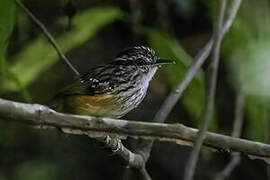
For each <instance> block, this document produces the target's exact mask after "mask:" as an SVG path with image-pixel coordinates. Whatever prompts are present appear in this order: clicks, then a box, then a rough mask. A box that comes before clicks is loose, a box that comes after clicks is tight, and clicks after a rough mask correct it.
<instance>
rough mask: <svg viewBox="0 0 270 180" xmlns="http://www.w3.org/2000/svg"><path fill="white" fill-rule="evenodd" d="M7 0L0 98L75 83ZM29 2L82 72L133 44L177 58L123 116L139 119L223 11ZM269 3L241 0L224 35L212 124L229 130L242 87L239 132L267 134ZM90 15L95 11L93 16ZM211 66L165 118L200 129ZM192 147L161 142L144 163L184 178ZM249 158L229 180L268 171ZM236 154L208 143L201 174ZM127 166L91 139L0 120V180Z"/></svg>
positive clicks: (98, 179) (119, 1) (171, 2)
mask: <svg viewBox="0 0 270 180" xmlns="http://www.w3.org/2000/svg"><path fill="white" fill-rule="evenodd" d="M1 1H2V0H1ZM1 1H0V11H1V12H3V13H5V10H6V9H7V10H8V11H9V8H10V9H11V10H12V11H10V12H9V13H8V14H9V16H11V18H6V17H4V16H2V18H0V20H1V21H0V24H1V26H2V27H10V29H11V30H10V32H12V33H11V35H10V37H9V38H6V42H8V44H9V45H8V48H7V49H6V56H5V58H3V59H4V60H3V59H2V61H3V62H5V63H2V64H1V68H2V69H4V70H3V71H2V73H1V76H0V97H1V98H6V99H10V100H16V101H21V102H30V103H41V104H48V103H49V102H50V101H51V99H52V97H53V96H54V95H55V94H56V93H57V92H58V91H59V90H60V89H61V88H63V87H64V86H66V85H68V84H69V83H71V82H72V81H73V79H74V74H73V73H72V72H71V71H70V69H68V68H67V67H66V66H65V65H64V64H63V62H62V61H60V60H59V59H58V57H57V55H56V54H55V51H54V49H53V48H52V47H51V45H50V44H49V42H48V41H47V40H46V39H45V38H44V36H43V35H42V33H41V31H40V29H38V28H37V27H36V26H35V25H34V24H33V23H32V22H31V21H30V20H29V18H28V17H27V16H26V15H25V14H24V13H23V12H22V11H21V9H16V8H15V7H14V6H13V5H11V4H9V3H4V1H6V0H3V2H1ZM1 3H3V4H2V5H1ZM24 3H25V5H26V6H27V7H28V8H29V9H30V10H31V12H33V14H34V15H35V16H36V17H37V18H39V20H40V21H41V22H43V23H44V25H45V26H46V27H47V28H48V30H49V31H50V32H51V33H52V34H53V35H54V37H56V40H57V42H59V44H60V46H61V47H62V48H63V50H64V51H65V53H66V55H67V57H68V58H69V59H70V60H71V63H72V64H73V65H74V66H75V67H76V68H77V69H78V70H79V72H81V73H82V74H83V73H87V71H88V70H89V69H90V68H91V67H94V66H97V65H100V64H102V63H106V62H109V61H111V60H112V59H113V57H115V56H116V55H117V53H118V52H119V51H121V50H123V49H124V48H126V47H129V46H134V45H145V46H150V47H152V48H153V49H155V50H156V52H157V54H159V55H160V57H161V58H164V59H171V60H175V61H176V65H174V66H167V67H164V68H162V69H161V70H159V72H158V73H157V74H156V75H155V77H154V79H153V80H152V81H151V84H150V87H149V91H148V94H147V96H146V98H145V100H144V101H143V103H142V104H141V105H140V106H139V107H138V108H136V109H135V110H133V111H132V112H130V113H129V114H128V115H127V116H125V117H124V119H130V120H138V121H151V120H152V119H153V117H154V115H155V113H156V112H157V110H158V109H159V107H160V105H161V103H162V102H163V100H164V99H165V98H166V96H167V95H168V93H169V92H170V91H171V90H172V89H173V87H175V86H176V85H177V84H178V83H179V82H180V80H181V78H182V77H183V75H184V74H185V72H186V71H187V68H188V65H189V64H190V63H191V62H192V57H194V56H195V55H196V54H197V53H198V51H199V50H200V48H202V47H203V45H204V44H205V43H206V42H207V41H208V40H209V38H210V36H211V34H212V30H213V24H214V20H215V18H216V14H217V12H216V11H217V9H218V4H217V3H216V2H214V1H206V0H189V1H183V0H168V1H165V0H164V1H163V0H156V1H150V0H146V1H142V0H141V1H136V0H115V1H113V0H107V1H104V0H92V1H83V0H73V1H64V0H57V1H52V0H47V1H44V0H35V1H33V0H27V1H24ZM269 7H270V4H269V1H266V0H258V1H256V2H255V1H253V0H246V1H243V3H242V5H241V8H240V10H239V13H238V16H237V18H236V19H235V22H234V24H233V26H232V28H231V30H230V32H229V33H228V34H227V35H226V37H225V39H224V41H223V44H222V51H221V61H220V69H219V77H218V84H217V95H216V103H215V115H214V118H213V119H212V120H211V125H210V130H211V131H215V132H218V133H222V134H227V135H230V133H231V130H232V124H233V117H234V107H235V96H236V92H237V90H238V89H239V87H244V89H245V92H246V93H247V96H246V104H245V108H244V130H243V133H242V137H244V138H247V139H251V140H257V141H261V142H265V143H267V142H268V141H269V92H270V91H269V89H270V83H269V75H270V74H269V72H268V69H269V68H270V64H269V56H268V55H270V54H268V53H270V51H269V47H270V46H269V44H268V42H269V41H268V39H269V35H270V31H269V30H270V24H269V23H270V22H269V17H270V14H269V13H270V11H269ZM1 12H0V13H1ZM85 12H90V13H89V15H88V16H86V15H85ZM0 17H1V14H0ZM69 17H70V18H69ZM3 19H4V20H3ZM6 19H8V20H6ZM69 19H70V20H71V24H69ZM5 23H6V24H5ZM3 32H4V31H2V33H3ZM0 33H1V31H0ZM3 34H4V33H3ZM7 34H8V33H7ZM7 34H6V35H7ZM4 35H5V34H4ZM3 37H5V36H2V38H3ZM7 37H8V36H7ZM79 39H80V40H79ZM3 49H5V48H3ZM0 50H1V41H0ZM207 64H208V62H206V63H205V65H204V67H203V68H202V70H201V71H200V72H199V73H198V75H197V76H196V77H195V79H194V80H193V81H192V83H191V84H190V86H189V87H188V88H187V90H186V91H185V93H184V96H183V98H182V99H181V100H180V101H179V103H178V104H177V105H176V106H175V107H174V109H173V111H172V113H171V114H170V116H169V118H168V119H167V122H169V123H183V124H185V125H187V126H190V127H196V128H197V127H198V122H199V117H200V114H201V111H202V107H203V104H204V84H205V83H204V72H205V70H206V67H207ZM125 143H126V145H127V146H128V142H125ZM190 150H191V148H190V147H184V146H179V145H175V144H172V143H164V142H156V143H155V145H154V147H153V150H152V154H151V157H150V160H149V162H148V164H147V169H148V171H149V173H150V175H151V177H152V178H153V179H157V180H159V179H172V180H174V179H181V178H182V177H183V171H184V168H185V165H186V162H187V158H188V156H189V153H190ZM242 156H243V158H242V161H241V163H240V165H239V166H237V168H236V169H235V170H234V171H233V173H232V175H231V176H230V178H229V179H247V180H252V179H256V180H257V179H267V177H268V178H269V176H267V165H266V164H265V163H264V162H263V161H261V160H250V159H249V158H248V157H246V156H245V155H242ZM229 160H230V154H229V153H226V152H213V151H211V150H209V149H207V148H203V150H202V153H201V156H200V160H199V163H198V165H197V170H196V175H195V179H213V178H214V177H215V176H216V175H217V174H218V172H220V171H221V170H222V169H223V167H224V166H225V165H226V164H227V163H228V162H229ZM125 167H126V162H125V161H123V160H122V159H121V158H120V157H118V156H117V155H114V154H113V153H112V152H111V151H109V150H107V149H106V148H105V147H103V145H101V144H99V143H97V142H95V141H94V140H91V139H89V138H88V137H85V136H73V135H66V134H63V133H61V132H60V131H58V130H41V129H35V128H32V127H30V126H26V125H22V124H17V123H12V122H6V121H0V179H1V180H13V179H14V180H17V179H19V180H37V179H39V180H54V179H77V180H83V179H93V180H102V179H123V177H124V172H125V171H124V169H125ZM135 179H136V178H135Z"/></svg>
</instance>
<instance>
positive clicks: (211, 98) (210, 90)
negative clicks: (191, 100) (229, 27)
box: [184, 0, 227, 180]
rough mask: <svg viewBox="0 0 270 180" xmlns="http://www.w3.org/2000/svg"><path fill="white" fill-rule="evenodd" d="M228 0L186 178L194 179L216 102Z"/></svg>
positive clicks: (221, 14)
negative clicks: (223, 27)
mask: <svg viewBox="0 0 270 180" xmlns="http://www.w3.org/2000/svg"><path fill="white" fill-rule="evenodd" d="M226 2H227V1H226V0H221V2H220V9H219V15H218V20H217V24H216V28H215V31H214V49H213V54H212V62H211V63H210V66H209V69H208V72H207V74H209V85H208V87H207V95H206V103H205V107H204V112H203V116H202V122H201V126H200V128H199V132H198V136H197V138H196V142H195V144H194V148H193V149H192V151H191V155H190V158H189V159H188V162H187V165H186V168H185V173H184V179H185V180H191V179H193V176H194V172H195V167H196V164H197V161H198V157H199V153H200V149H201V146H202V143H203V140H204V135H205V132H206V131H207V129H208V126H209V123H210V119H211V116H212V114H213V108H214V102H215V94H216V83H217V76H218V65H219V55H220V46H221V42H222V38H223V35H224V34H223V33H222V32H223V29H222V26H223V19H224V13H225V9H226Z"/></svg>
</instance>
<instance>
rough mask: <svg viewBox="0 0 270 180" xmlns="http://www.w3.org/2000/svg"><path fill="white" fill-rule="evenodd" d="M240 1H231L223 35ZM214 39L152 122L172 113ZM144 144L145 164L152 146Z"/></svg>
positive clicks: (200, 52)
mask: <svg viewBox="0 0 270 180" xmlns="http://www.w3.org/2000/svg"><path fill="white" fill-rule="evenodd" d="M240 4H241V0H232V3H231V6H230V7H231V8H230V9H229V10H228V14H227V16H226V17H225V20H224V21H225V22H224V25H223V32H222V34H223V35H224V34H225V33H226V32H228V30H229V29H230V27H231V25H232V22H233V21H234V18H235V15H236V13H237V11H238V9H239V7H240ZM213 42H214V38H213V37H211V39H210V40H209V41H208V43H207V44H206V45H205V46H204V47H203V48H202V49H201V50H200V51H199V53H198V54H197V56H196V57H195V58H194V61H193V63H192V64H191V66H190V68H189V70H188V72H187V73H186V74H185V76H184V78H183V80H182V81H181V82H180V83H179V85H178V86H177V87H176V89H174V90H173V91H172V92H171V93H170V94H169V96H168V97H167V98H166V100H165V101H164V102H163V104H162V105H161V107H160V109H159V111H158V112H157V113H156V115H155V117H154V122H160V123H162V122H164V121H165V120H166V119H167V117H168V115H169V114H170V112H171V111H172V109H173V107H174V106H175V105H176V103H177V102H178V100H179V99H180V98H181V96H182V94H183V92H184V90H185V89H186V87H187V86H188V85H189V83H190V82H191V80H192V79H193V77H194V76H195V74H196V73H197V72H198V71H199V69H200V68H201V66H202V64H203V63H204V62H205V60H206V59H207V58H208V56H209V54H210V52H211V50H212V47H213ZM142 144H144V146H143V150H139V151H141V152H142V153H143V154H144V156H145V157H146V162H147V160H148V158H149V156H150V152H151V149H152V146H153V141H151V140H148V141H145V142H142Z"/></svg>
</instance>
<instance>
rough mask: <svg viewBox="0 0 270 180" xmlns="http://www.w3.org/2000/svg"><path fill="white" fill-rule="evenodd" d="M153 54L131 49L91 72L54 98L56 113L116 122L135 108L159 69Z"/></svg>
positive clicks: (140, 49)
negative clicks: (113, 119) (103, 118)
mask: <svg viewBox="0 0 270 180" xmlns="http://www.w3.org/2000/svg"><path fill="white" fill-rule="evenodd" d="M157 60H159V58H158V57H157V56H156V54H155V52H154V50H152V49H151V48H148V47H144V46H140V47H132V48H128V49H126V50H124V51H123V52H121V53H120V54H119V55H118V56H117V57H116V58H115V59H114V60H113V61H112V62H110V63H109V64H106V65H101V66H98V67H96V68H93V69H91V70H90V71H89V73H87V74H85V75H83V76H81V77H80V78H79V79H77V80H76V81H75V82H74V83H73V84H71V85H70V86H68V87H66V88H65V89H64V90H63V91H61V92H60V93H59V94H58V95H57V96H56V101H55V102H56V103H55V104H54V108H55V109H56V110H57V111H61V112H66V113H72V114H84V115H92V116H103V117H112V118H119V117H122V116H124V115H125V114H126V113H128V112H129V111H130V110H132V109H134V108H135V107H137V106H138V105H139V104H140V102H141V101H142V100H143V98H144V97H145V95H146V92H147V88H148V85H149V82H150V80H151V79H152V77H153V76H154V74H155V72H156V70H157V69H158V67H159V66H160V64H159V63H157Z"/></svg>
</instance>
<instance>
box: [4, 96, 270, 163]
mask: <svg viewBox="0 0 270 180" xmlns="http://www.w3.org/2000/svg"><path fill="white" fill-rule="evenodd" d="M0 119H1V120H6V121H16V122H20V123H24V124H31V125H36V126H39V127H40V128H47V127H57V128H58V129H59V128H60V129H63V128H64V129H70V131H69V133H72V134H76V135H87V136H90V137H93V138H97V137H104V136H106V135H109V136H111V137H117V138H121V139H126V138H127V137H132V138H140V139H146V140H160V141H167V142H171V143H176V144H181V145H187V146H191V145H192V143H193V142H194V141H195V139H196V136H197V133H198V130H197V129H194V128H189V127H186V126H184V125H182V124H166V123H151V122H140V121H129V120H120V119H110V118H101V117H93V116H79V115H70V114H63V113H58V112H55V111H54V110H52V109H49V108H48V107H46V106H43V105H39V104H26V103H19V102H14V101H8V100H4V99H1V98H0ZM203 144H204V145H205V146H207V147H211V148H214V149H217V150H227V151H232V152H242V153H245V154H249V155H253V156H256V157H257V158H259V157H260V158H262V159H263V158H264V157H266V158H270V145H269V144H264V143H260V142H255V141H249V140H245V139H240V138H233V137H231V136H226V135H221V134H216V133H210V132H207V133H206V135H205V141H204V142H203ZM256 157H255V158H256ZM253 158H254V157H253Z"/></svg>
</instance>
